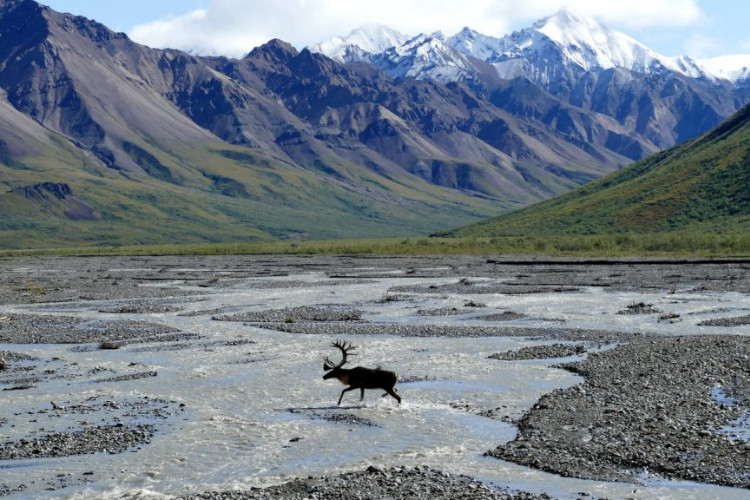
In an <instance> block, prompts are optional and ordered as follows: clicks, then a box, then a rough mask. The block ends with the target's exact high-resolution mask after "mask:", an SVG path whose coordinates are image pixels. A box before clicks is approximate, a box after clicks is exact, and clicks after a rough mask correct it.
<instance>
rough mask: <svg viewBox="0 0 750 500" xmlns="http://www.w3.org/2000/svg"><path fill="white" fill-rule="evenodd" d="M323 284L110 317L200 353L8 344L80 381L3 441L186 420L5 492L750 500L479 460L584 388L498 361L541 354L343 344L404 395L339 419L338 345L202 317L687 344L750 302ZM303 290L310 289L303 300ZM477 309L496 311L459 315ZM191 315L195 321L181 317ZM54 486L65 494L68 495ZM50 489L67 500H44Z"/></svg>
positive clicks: (33, 395)
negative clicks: (303, 487) (368, 483)
mask: <svg viewBox="0 0 750 500" xmlns="http://www.w3.org/2000/svg"><path fill="white" fill-rule="evenodd" d="M325 280H326V278H325V276H323V275H319V274H309V275H301V276H289V277H284V278H278V279H275V280H273V279H271V278H264V279H263V281H264V282H270V281H274V282H275V285H274V286H266V287H262V288H253V287H250V286H248V284H249V283H252V282H253V280H252V279H248V280H246V281H245V282H244V283H237V284H236V285H235V286H233V287H231V288H225V289H217V290H210V289H209V290H206V289H201V292H202V293H203V295H198V296H191V297H189V298H186V299H180V300H179V301H177V300H176V301H175V302H176V303H177V304H178V305H179V306H181V308H182V311H181V312H164V313H155V314H148V315H141V314H120V315H117V317H118V318H123V319H139V320H144V319H147V320H150V321H156V322H159V323H162V324H164V325H168V326H172V327H176V328H179V329H180V330H182V331H184V332H188V333H194V334H198V335H200V336H201V337H202V338H199V339H194V340H187V341H182V342H181V343H175V344H167V345H160V344H153V345H146V346H144V345H131V346H127V347H125V348H123V349H119V350H111V351H101V350H92V351H80V350H73V349H71V346H67V345H50V346H45V345H33V346H20V347H19V346H3V345H0V349H9V350H21V351H23V352H25V353H27V354H31V355H33V356H36V357H38V358H42V359H54V358H59V361H58V362H59V363H64V364H65V366H66V367H67V370H68V373H69V374H71V375H75V374H79V375H81V376H80V377H78V376H71V377H67V378H59V379H51V380H49V381H47V382H44V383H40V384H39V385H38V387H36V388H34V389H30V390H26V391H19V392H17V393H14V394H12V396H3V397H4V401H3V403H4V404H3V408H2V410H0V417H3V418H5V419H6V420H7V422H6V423H5V424H3V425H0V440H2V441H7V440H10V439H17V438H19V437H20V436H24V435H29V434H33V433H43V432H44V430H43V429H44V427H45V425H48V424H47V423H48V422H50V420H49V416H48V415H47V414H42V415H40V416H39V417H38V418H36V419H34V418H18V415H27V414H28V413H29V412H33V411H34V409H35V408H40V407H47V406H49V404H50V403H49V402H50V401H51V400H54V401H55V402H56V404H59V405H68V406H71V405H76V404H80V403H81V402H82V401H85V400H86V399H87V398H99V399H106V400H111V401H129V400H133V399H136V398H142V397H147V398H151V399H153V400H163V401H167V402H170V404H173V405H174V406H176V405H184V406H182V407H181V410H180V411H179V412H174V413H173V414H171V416H170V417H169V418H168V419H167V420H166V423H163V424H160V427H159V428H160V431H159V432H157V434H156V436H155V437H154V438H153V439H152V440H151V443H150V444H148V445H145V446H143V447H142V448H141V449H138V450H133V451H128V452H125V453H121V454H112V455H110V454H106V453H99V454H96V455H84V456H74V457H67V458H56V459H40V460H25V461H14V462H8V461H5V462H2V461H0V471H2V474H1V475H0V487H1V486H2V485H3V484H4V485H7V486H10V487H13V486H15V485H20V484H23V485H25V486H26V490H25V491H24V492H22V493H21V494H20V495H18V496H19V498H20V497H24V496H29V495H31V496H36V497H42V498H44V497H48V498H57V497H70V498H102V497H109V498H121V497H122V496H123V495H142V496H144V497H148V496H158V495H162V494H166V495H169V494H186V493H190V492H200V491H204V490H216V489H218V490H223V489H232V488H240V489H242V488H250V487H253V486H263V485H268V484H273V483H278V482H281V481H283V480H285V479H288V478H291V477H304V476H308V475H323V474H329V473H338V472H344V471H349V470H353V469H361V468H363V467H366V466H367V465H370V464H377V465H419V464H425V465H430V466H433V467H436V468H440V469H442V470H446V471H449V472H454V473H461V474H467V475H471V476H474V477H477V478H479V479H482V480H485V481H490V482H494V483H496V484H499V485H506V486H511V487H513V488H518V489H523V490H527V491H532V492H537V493H540V492H543V491H546V492H548V493H550V494H551V495H553V496H555V497H562V498H575V497H576V496H578V493H579V492H588V493H590V494H591V495H594V496H606V497H611V498H625V497H636V498H711V497H714V498H746V497H747V492H746V491H742V490H734V489H729V488H718V487H713V486H706V485H698V484H692V483H684V482H658V481H649V483H648V486H641V485H635V486H634V485H628V484H618V483H600V482H595V481H583V480H577V479H570V478H561V477H558V476H555V475H551V474H546V473H543V472H539V471H536V470H532V469H528V468H525V467H521V466H518V465H515V464H511V463H506V462H502V461H499V460H496V459H491V458H486V457H483V456H482V454H483V452H485V451H487V450H489V449H491V448H494V447H495V446H497V445H498V444H501V443H503V442H506V441H508V440H511V439H513V438H514V437H515V433H516V431H515V428H514V427H513V426H512V425H511V424H510V423H508V422H511V421H512V420H513V419H515V418H518V417H520V416H521V415H523V414H524V412H526V411H527V410H528V409H529V408H530V407H531V406H532V405H533V404H534V402H535V401H536V400H537V399H538V398H539V397H540V396H541V395H542V394H545V393H547V392H550V391H552V390H554V389H555V388H565V387H569V386H572V385H574V384H576V383H578V382H580V378H579V377H578V376H576V375H573V374H571V373H568V372H565V371H562V370H559V369H555V368H552V367H551V365H553V364H554V363H555V362H558V361H559V360H552V361H546V360H545V361H538V360H537V361H519V362H508V361H498V360H493V359H489V358H488V356H490V355H491V354H494V353H497V352H500V351H504V350H508V349H517V348H520V347H524V346H531V345H537V344H540V343H542V341H539V340H530V339H527V338H502V337H493V338H472V339H465V338H409V337H395V336H388V335H373V336H357V337H353V338H350V339H347V340H351V341H352V342H354V343H355V344H356V345H358V346H359V349H358V353H359V355H358V357H357V358H355V359H356V362H357V363H361V364H363V365H367V366H382V367H383V368H387V369H393V370H395V371H397V372H398V373H399V374H400V376H401V379H402V380H404V381H406V382H403V383H401V384H400V385H399V392H400V394H401V396H402V397H403V404H401V405H397V404H395V401H394V400H393V399H391V398H385V399H381V398H380V391H367V393H366V397H365V401H364V402H363V403H361V404H360V402H359V392H358V391H352V392H350V393H347V394H346V395H345V396H344V401H343V402H342V406H341V407H335V406H333V405H334V404H335V402H336V400H337V399H338V396H339V393H340V391H341V389H342V386H341V385H340V384H338V382H337V381H324V380H322V375H323V372H322V360H323V359H324V358H325V357H326V356H331V355H334V354H335V353H334V352H331V347H330V343H331V341H332V340H334V338H333V337H332V336H326V335H301V334H287V333H280V332H274V331H270V330H265V329H258V328H255V327H253V326H249V325H246V324H243V323H242V322H223V321H222V322H220V321H214V320H212V319H211V314H210V313H202V311H221V312H222V313H237V312H248V311H263V310H266V309H276V308H282V307H296V306H302V305H326V304H336V305H348V306H351V307H356V308H357V309H359V310H361V311H362V312H363V315H362V316H363V319H364V320H368V321H372V322H392V323H401V324H430V323H439V324H446V325H453V324H455V325H480V324H481V325H482V326H487V325H488V324H490V325H491V324H493V323H491V322H489V323H488V322H487V321H484V320H480V319H477V318H478V317H479V316H482V315H486V314H487V313H488V312H498V311H512V312H515V313H519V314H518V316H517V319H513V320H511V321H502V322H501V323H500V322H498V323H497V324H499V325H516V326H525V327H547V326H557V327H559V326H561V325H564V326H565V327H580V328H595V329H610V330H615V331H623V332H660V333H664V334H685V333H710V332H720V331H721V330H720V329H712V328H709V327H700V326H698V323H699V322H700V321H702V320H703V319H705V317H706V315H711V314H713V316H716V315H719V316H721V315H725V316H731V315H732V314H735V313H736V312H737V311H741V310H743V308H744V307H746V306H745V304H744V302H745V297H743V296H741V295H740V294H732V293H722V294H686V293H684V294H658V293H651V294H636V293H611V292H606V291H603V290H601V289H598V288H590V289H585V290H582V291H581V292H579V293H562V294H560V293H537V294H534V293H530V294H524V295H502V294H483V295H476V296H470V295H463V294H462V295H457V294H451V293H444V294H418V293H411V294H404V293H399V295H400V296H401V297H400V299H399V300H384V298H385V297H387V296H388V290H389V289H390V288H392V287H394V286H396V285H399V286H403V285H404V284H409V285H411V284H415V285H416V284H423V285H430V284H444V283H446V282H455V281H456V280H455V279H453V280H447V279H442V280H440V279H407V278H398V279H395V278H382V279H377V280H370V281H368V282H362V281H361V280H359V281H356V282H352V283H351V284H342V282H341V281H342V280H336V284H335V285H332V286H322V285H321V282H324V281H325ZM305 282H309V283H314V286H309V287H307V286H304V283H305ZM284 283H288V284H289V286H290V287H288V288H286V287H284V286H283V284H284ZM404 295H406V296H404ZM467 301H475V303H481V304H482V305H484V306H486V307H481V308H466V307H464V306H465V304H466V303H467ZM634 302H647V303H649V304H653V305H654V307H655V308H657V309H659V311H660V312H661V314H664V315H666V314H668V315H671V316H670V317H671V319H672V320H674V319H675V318H676V319H677V320H678V321H660V317H659V315H658V314H656V315H655V314H651V315H618V314H617V312H618V311H621V310H623V309H624V308H626V307H627V306H628V304H632V303H634ZM114 305H116V304H114V303H107V302H98V303H71V304H52V305H44V306H37V307H33V306H25V307H19V308H12V307H5V308H3V309H2V310H1V311H2V312H30V311H31V312H38V313H45V314H63V313H64V314H68V315H75V316H80V317H83V318H86V319H90V320H96V319H101V318H107V319H111V318H112V317H113V315H112V314H111V313H101V312H98V311H100V310H106V309H107V308H108V307H112V306H114ZM452 307H456V308H457V309H460V310H461V311H462V314H451V315H445V316H425V315H420V314H418V310H430V309H435V310H438V309H440V308H452ZM190 312H196V313H197V314H194V315H193V314H186V313H190ZM734 331H740V332H742V330H741V329H737V330H734ZM745 333H747V330H745ZM185 346H189V347H188V348H185ZM134 363H135V364H137V365H138V366H139V367H141V368H140V369H142V370H145V369H148V370H153V371H156V372H157V373H158V376H156V377H153V378H148V379H138V380H123V381H119V382H116V383H107V384H92V383H91V381H90V377H89V378H87V377H85V376H83V374H87V373H91V372H92V371H93V370H98V371H100V372H102V373H104V374H107V373H122V372H124V371H127V370H129V369H130V370H131V371H132V366H133V364H134ZM102 377H104V375H103V376H102ZM45 405H46V406H45ZM60 418H61V419H67V420H64V421H62V420H60V421H56V422H55V423H54V425H56V426H57V427H56V428H58V429H59V428H61V422H62V428H64V427H65V426H69V427H70V428H74V427H75V425H76V424H77V423H80V422H79V421H80V420H81V418H78V417H77V416H75V415H66V416H61V417H60ZM32 420H36V422H31V421H32ZM0 421H1V420H0ZM14 425H15V426H14ZM61 477H62V478H67V477H69V478H70V480H68V481H67V483H66V482H65V481H64V480H63V479H60V478H61ZM30 478H45V479H33V481H34V483H32V482H31V481H32V479H30ZM54 478H57V479H54ZM80 478H86V480H85V481H82V480H80ZM52 483H54V484H56V485H57V487H58V488H59V486H60V485H61V484H67V487H66V488H63V489H57V490H56V491H51V492H48V491H45V490H46V487H47V486H48V485H49V484H52ZM634 490H635V493H634ZM11 497H13V495H11Z"/></svg>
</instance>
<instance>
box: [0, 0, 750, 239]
mask: <svg viewBox="0 0 750 500" xmlns="http://www.w3.org/2000/svg"><path fill="white" fill-rule="evenodd" d="M555 26H557V28H556V29H557V32H555V29H553V28H554V27H555ZM586 33H588V34H590V35H591V37H592V38H591V40H585V39H584V38H585V37H586V36H588V35H586ZM602 33H603V34H604V35H602ZM605 35H606V37H609V38H606V37H605V38H602V37H603V36H605ZM618 37H619V38H618ZM0 39H2V40H3V43H2V44H0V183H2V186H3V188H0V213H2V214H3V217H2V221H1V222H0V246H2V247H5V248H19V247H25V246H52V245H54V246H60V245H82V244H84V245H85V244H92V245H93V244H124V243H161V242H199V241H235V240H253V239H273V238H341V237H380V236H396V235H408V234H428V233H431V232H434V231H437V230H440V229H444V228H446V227H451V226H456V225H459V224H463V223H467V222H471V221H475V220H479V219H482V218H484V217H486V216H489V215H494V214H497V213H502V212H505V211H508V210H511V209H514V208H519V207H523V206H526V205H529V204H531V203H534V202H537V201H540V200H543V199H546V198H549V197H551V196H554V195H557V194H560V193H563V192H566V191H568V190H570V189H572V188H575V187H577V186H579V185H581V184H584V183H586V182H588V181H591V180H592V179H595V178H598V177H601V176H603V175H605V174H608V173H611V172H613V171H615V170H617V169H619V168H621V167H622V166H624V165H626V164H628V163H630V162H631V161H632V160H638V159H641V158H643V157H645V156H648V155H650V154H653V153H655V152H657V151H660V150H662V149H664V148H667V147H670V146H673V145H675V144H677V143H679V142H682V141H685V140H688V139H690V138H692V137H695V136H697V135H699V134H701V133H704V132H706V131H707V130H709V129H711V128H712V127H714V126H716V125H717V124H718V123H719V122H721V121H722V120H723V119H725V118H726V117H727V116H729V115H730V114H731V113H733V112H734V111H736V110H737V109H739V108H740V107H741V105H743V104H744V103H745V102H747V101H748V95H749V94H750V88H749V87H750V86H748V85H746V83H747V82H746V78H745V77H746V74H745V73H743V71H742V69H741V68H739V69H738V67H737V66H736V62H735V61H733V62H732V64H734V65H723V66H721V65H718V63H716V62H714V63H715V65H714V66H711V65H710V64H702V63H699V62H695V61H692V60H690V59H688V58H678V59H670V60H667V59H664V58H660V57H658V56H656V55H654V54H653V53H652V52H648V51H647V50H646V49H644V50H641V51H640V52H639V51H637V50H635V49H633V47H642V46H640V45H638V44H637V42H634V41H632V40H631V39H629V38H627V37H625V35H620V34H617V33H615V32H612V31H610V30H607V29H606V28H604V27H602V26H601V25H598V24H596V23H594V22H593V21H590V20H586V19H584V18H581V17H580V16H577V15H575V14H574V13H572V12H570V11H561V12H560V13H558V14H557V15H555V16H552V17H550V18H547V19H545V20H541V21H539V22H538V23H536V24H535V25H534V26H533V27H531V28H529V29H528V30H523V31H521V32H517V33H514V34H512V35H509V36H508V37H504V38H499V39H493V38H491V37H485V36H482V35H480V34H478V33H476V32H474V31H471V30H469V29H466V30H463V31H462V32H460V33H459V34H457V35H455V36H453V37H450V38H446V37H444V36H443V35H441V34H438V33H435V34H432V35H419V36H416V37H405V36H403V35H400V34H399V33H397V32H395V31H393V30H389V29H387V28H384V27H375V28H373V29H371V30H370V31H362V30H359V31H355V32H353V33H352V35H350V36H348V37H345V38H340V39H335V40H331V41H329V42H325V43H322V44H320V45H318V46H315V47H310V48H309V49H303V50H301V51H299V50H297V49H296V48H294V47H292V46H291V45H289V44H287V43H285V42H283V41H281V40H271V41H269V42H268V43H266V44H265V45H263V46H261V47H258V48H256V49H253V50H252V51H250V52H249V53H248V54H247V55H246V56H245V57H244V58H242V59H232V58H224V57H198V56H195V55H191V54H188V53H185V52H181V51H178V50H171V49H152V48H149V47H146V46H143V45H139V44H137V43H134V42H133V41H131V40H130V39H129V38H128V37H127V36H126V35H125V34H123V33H116V32H114V31H112V30H110V29H108V28H107V27H105V26H103V25H101V24H99V23H96V22H95V21H91V20H88V19H85V18H83V17H78V16H72V15H69V14H61V13H59V12H55V11H54V10H52V9H50V8H48V7H45V6H42V5H40V4H38V3H36V2H34V1H32V0H2V1H0ZM610 39H611V40H619V41H620V43H621V46H620V47H619V48H617V47H614V46H613V44H612V43H611V40H610ZM592 40H593V41H592ZM623 40H624V41H623ZM587 44H588V45H587ZM628 44H635V45H632V46H631V45H628ZM605 49H606V50H605ZM625 49H628V50H631V49H632V50H631V52H632V54H635V55H637V57H636V58H631V59H627V58H625V57H624V56H623V54H625V53H626V52H627V51H626V50H625ZM631 52H627V54H631ZM618 54H619V56H618ZM615 56H617V57H615ZM620 56H622V57H620ZM618 57H619V58H618ZM636 59H637V60H638V61H640V63H639V64H640V65H630V66H627V65H625V66H623V64H625V62H628V64H630V62H632V61H635V60H636ZM717 65H718V66H717ZM709 67H713V68H714V69H712V70H711V71H709V69H708V68H709ZM716 67H720V69H721V70H720V71H719V70H717V69H715V68H716ZM722 75H724V76H722ZM726 75H733V77H732V78H728V77H726Z"/></svg>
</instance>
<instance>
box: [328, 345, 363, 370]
mask: <svg viewBox="0 0 750 500" xmlns="http://www.w3.org/2000/svg"><path fill="white" fill-rule="evenodd" d="M331 345H332V346H333V347H335V348H336V349H339V350H340V351H341V355H342V358H341V361H340V362H339V364H337V365H334V364H333V362H332V361H331V360H330V359H329V358H327V357H326V359H325V360H323V370H325V371H328V370H333V369H334V368H341V367H342V366H344V364H346V357H347V355H348V356H356V355H357V354H356V353H354V352H351V351H353V350H354V349H356V347H355V346H353V345H352V344H351V342H342V341H340V340H337V341H336V342H334V343H333V344H331Z"/></svg>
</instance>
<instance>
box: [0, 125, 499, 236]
mask: <svg viewBox="0 0 750 500" xmlns="http://www.w3.org/2000/svg"><path fill="white" fill-rule="evenodd" d="M49 138H51V139H49ZM49 138H48V140H49V141H51V143H48V144H43V143H42V144H41V145H38V146H37V147H36V149H35V151H34V152H33V153H32V154H29V155H27V156H24V157H16V158H14V159H13V160H12V161H3V159H2V158H0V182H2V183H3V184H4V189H3V190H0V213H1V214H2V218H0V248H4V249H19V248H43V247H69V246H79V247H80V246H96V245H129V244H164V243H211V242H219V241H222V242H232V241H270V240H277V239H297V238H302V239H306V238H314V239H323V238H329V239H336V238H343V237H349V238H367V237H392V236H400V235H408V234H426V231H430V230H431V231H435V230H438V229H440V228H441V227H444V222H445V221H446V219H447V220H452V221H453V223H454V224H460V223H461V221H465V220H471V219H473V218H477V217H478V216H482V215H484V216H487V215H489V214H490V210H491V204H490V203H489V202H488V201H486V200H485V201H482V200H477V202H476V203H473V202H472V201H471V200H469V201H468V202H467V199H466V198H465V197H463V196H461V195H460V194H459V193H455V194H454V193H451V192H449V191H446V190H441V189H439V188H438V187H436V186H432V185H430V184H427V183H422V182H415V179H413V178H411V179H398V178H394V179H390V180H384V179H382V178H378V177H377V176H376V175H375V174H370V173H369V172H368V171H366V170H364V171H362V170H357V169H355V167H354V166H353V165H350V164H344V163H342V164H339V165H336V168H337V169H338V171H339V172H340V174H339V178H338V180H337V182H331V180H330V179H329V178H327V177H325V176H324V175H319V174H317V173H315V172H311V171H307V170H304V169H301V168H299V167H296V166H294V165H291V164H288V163H286V162H284V161H282V160H279V159H277V158H273V157H271V156H268V155H266V154H264V153H263V152H261V151H258V150H251V149H248V148H242V147H236V146H232V145H229V144H226V143H223V142H220V141H215V142H212V143H206V144H202V145H196V144H191V145H189V146H185V145H182V146H176V145H171V146H170V145H165V144H163V143H162V144H159V145H157V146H153V145H151V144H149V143H148V142H146V141H139V142H138V144H135V143H133V144H131V146H130V147H129V148H128V150H129V151H130V152H131V155H132V157H133V159H134V161H136V162H138V164H139V165H141V166H142V167H143V170H144V171H145V174H142V173H141V174H138V173H128V172H122V171H118V170H114V169H110V168H106V167H104V166H102V165H101V163H100V162H98V161H95V160H94V159H92V158H91V157H89V156H87V155H86V154H82V153H81V151H80V150H77V149H76V148H74V147H72V146H71V145H70V143H68V142H67V141H66V140H64V139H62V138H59V137H56V136H54V134H49ZM384 183H387V185H384ZM6 186H7V187H6Z"/></svg>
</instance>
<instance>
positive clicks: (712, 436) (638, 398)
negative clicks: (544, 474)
mask: <svg viewBox="0 0 750 500" xmlns="http://www.w3.org/2000/svg"><path fill="white" fill-rule="evenodd" d="M749 355H750V338H747V337H739V336H697V337H676V338H656V339H650V340H647V341H638V342H632V343H628V344H624V345H620V346H618V347H616V348H614V349H611V350H607V351H603V352H599V353H591V354H589V356H588V358H587V359H586V360H583V361H579V362H575V363H571V364H567V365H563V368H566V369H568V370H571V371H573V372H575V373H579V374H581V375H583V376H584V377H585V382H584V383H583V384H581V385H577V386H574V387H572V388H570V389H566V390H557V391H554V392H552V393H551V394H548V395H545V396H543V397H542V398H541V400H540V401H539V402H538V403H537V404H536V405H535V406H534V407H533V408H532V409H531V410H530V411H529V412H528V413H527V414H526V415H525V416H524V417H522V418H521V419H520V421H519V422H518V426H519V436H518V438H517V439H515V440H514V441H511V442H509V443H507V444H506V445H503V446H500V447H498V448H496V449H495V450H492V451H490V452H488V454H489V455H491V456H494V457H497V458H501V459H503V460H510V461H513V462H516V463H519V464H523V465H528V466H531V467H534V468H538V469H542V470H545V471H549V472H554V473H556V474H560V475H563V476H574V477H581V478H586V479H597V480H619V481H637V479H638V475H639V474H641V473H643V472H644V471H648V473H649V474H654V475H657V476H661V477H668V478H680V479H687V480H693V481H700V482H706V483H713V484H719V485H725V486H735V487H741V488H750V444H749V443H748V442H746V441H743V440H740V439H731V431H728V430H727V428H731V424H732V422H734V421H736V420H737V419H739V418H740V417H743V416H745V417H746V416H747V415H748V411H750V397H749V396H750V391H749V390H748V388H750V361H749ZM717 391H721V392H717ZM722 393H723V394H725V395H726V397H723V398H718V397H717V394H722Z"/></svg>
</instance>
